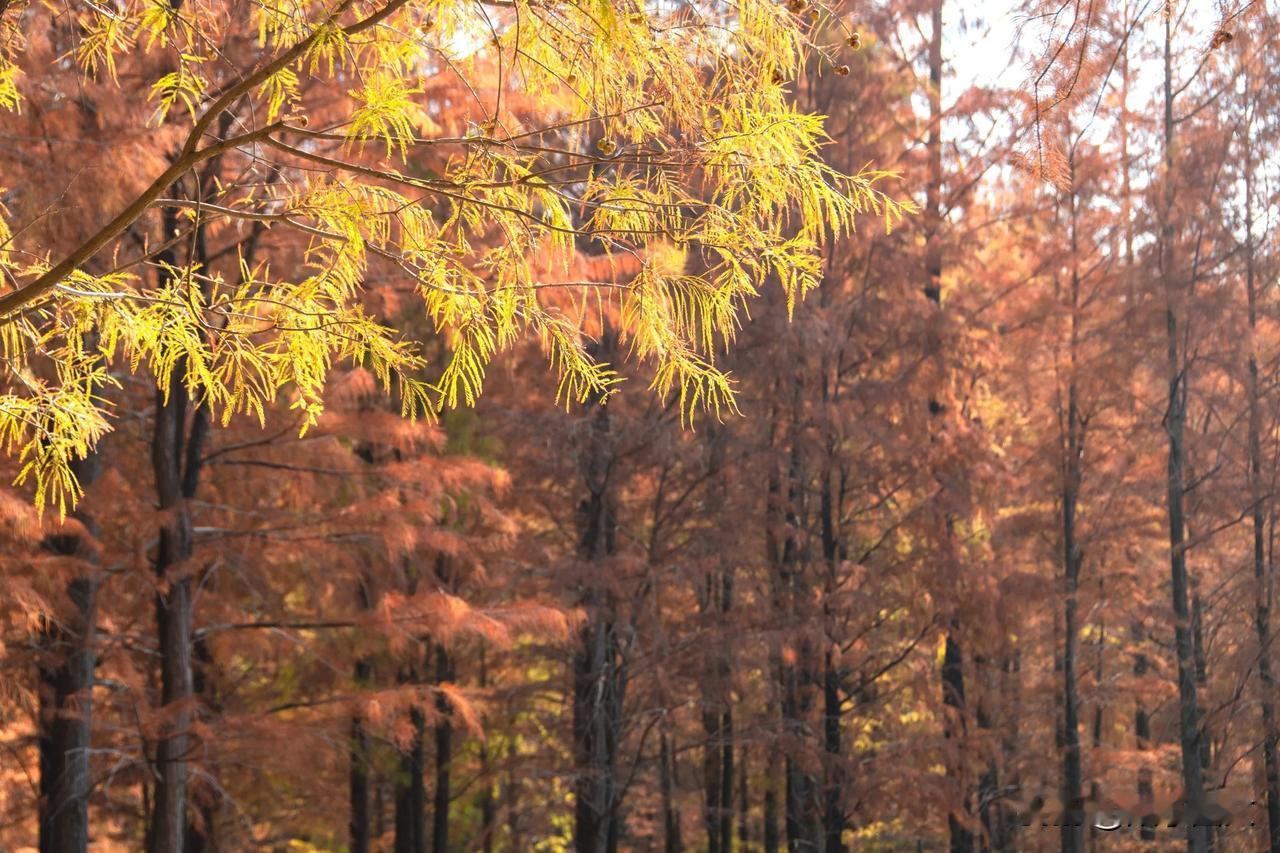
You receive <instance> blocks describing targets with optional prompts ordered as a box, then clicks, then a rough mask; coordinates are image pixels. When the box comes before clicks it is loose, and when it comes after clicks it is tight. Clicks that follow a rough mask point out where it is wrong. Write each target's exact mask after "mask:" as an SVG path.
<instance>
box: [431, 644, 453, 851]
mask: <svg viewBox="0 0 1280 853" xmlns="http://www.w3.org/2000/svg"><path fill="white" fill-rule="evenodd" d="M456 677H457V675H456V673H455V671H454V664H453V660H452V658H450V656H449V653H448V652H447V651H445V648H444V647H443V646H441V645H439V644H436V683H438V684H443V683H445V682H451V681H453V680H454V679H455V678H456ZM436 709H437V710H438V711H439V712H440V722H438V723H436V790H435V794H434V795H433V796H434V800H433V804H432V806H433V807H432V813H431V849H432V850H433V851H435V853H445V851H447V850H448V849H449V802H450V800H451V799H452V794H451V793H450V778H449V774H450V768H451V766H452V764H453V724H452V722H451V721H450V718H449V714H450V708H449V703H448V700H446V699H445V698H444V696H443V695H441V696H439V697H437V699H436Z"/></svg>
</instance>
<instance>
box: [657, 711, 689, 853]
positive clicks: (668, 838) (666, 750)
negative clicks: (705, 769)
mask: <svg viewBox="0 0 1280 853" xmlns="http://www.w3.org/2000/svg"><path fill="white" fill-rule="evenodd" d="M658 788H659V793H660V794H661V796H662V842H663V843H662V847H663V850H665V851H666V853H679V851H681V850H683V849H684V844H683V843H682V842H681V840H680V812H679V810H678V809H677V808H676V804H675V756H674V755H673V754H672V750H671V738H670V736H669V735H668V734H667V730H666V728H665V727H664V728H663V730H662V731H661V732H659V734H658Z"/></svg>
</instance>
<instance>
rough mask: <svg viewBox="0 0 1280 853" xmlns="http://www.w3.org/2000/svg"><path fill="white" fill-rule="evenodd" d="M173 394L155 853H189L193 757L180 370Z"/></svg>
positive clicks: (165, 429)
mask: <svg viewBox="0 0 1280 853" xmlns="http://www.w3.org/2000/svg"><path fill="white" fill-rule="evenodd" d="M169 382H170V388H169V396H168V399H167V400H166V399H165V398H164V395H163V394H159V393H158V394H157V399H156V424H155V436H154V439H153V441H152V445H151V450H152V465H153V468H154V471H155V482H156V495H157V497H158V498H159V508H160V510H161V511H162V512H164V513H166V520H165V522H164V524H163V526H162V527H161V528H160V542H159V546H158V548H157V552H156V561H155V573H156V582H157V586H158V589H157V592H156V627H157V635H158V637H159V640H160V677H161V702H162V704H163V705H164V707H165V709H166V715H167V719H166V721H165V724H164V728H163V731H162V733H161V735H160V740H159V742H158V743H157V744H156V792H155V810H154V811H153V813H152V827H151V844H152V845H153V846H152V853H183V849H184V842H185V839H186V825H187V815H186V811H187V782H188V766H187V762H188V759H189V757H190V754H191V752H192V745H191V733H190V728H191V704H192V696H193V683H192V669H191V622H192V609H191V606H192V601H191V573H190V569H189V567H187V566H186V565H185V563H186V561H187V560H188V558H189V557H190V556H191V518H190V515H189V514H188V511H187V506H186V501H185V499H184V495H183V491H182V449H183V439H184V433H185V419H186V411H187V390H186V386H185V382H186V370H185V367H184V366H181V365H180V366H179V367H177V368H175V369H174V371H173V374H172V375H171V376H170V378H169Z"/></svg>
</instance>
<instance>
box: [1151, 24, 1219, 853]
mask: <svg viewBox="0 0 1280 853" xmlns="http://www.w3.org/2000/svg"><path fill="white" fill-rule="evenodd" d="M1164 32H1165V38H1164V166H1165V174H1164V198H1163V205H1162V210H1161V214H1162V218H1163V222H1162V223H1161V229H1160V230H1161V235H1160V237H1161V270H1160V272H1161V277H1162V278H1163V280H1164V281H1163V283H1164V294H1165V330H1166V334H1167V342H1168V374H1167V378H1168V384H1169V393H1168V406H1167V411H1166V413H1165V431H1166V432H1167V433H1168V436H1169V467H1168V475H1169V476H1168V507H1167V508H1168V520H1169V577H1170V587H1171V596H1172V604H1173V620H1174V626H1173V633H1174V653H1175V656H1176V658H1177V666H1178V735H1179V740H1180V742H1181V746H1182V786H1183V797H1184V798H1185V801H1186V803H1187V806H1188V809H1189V810H1190V812H1192V813H1193V814H1194V813H1195V812H1196V811H1198V810H1199V809H1201V808H1202V807H1203V805H1204V768H1203V765H1202V764H1201V760H1202V754H1201V749H1200V738H1201V731H1200V710H1199V703H1198V697H1197V695H1196V693H1197V690H1196V666H1195V650H1194V648H1193V640H1192V636H1191V611H1190V607H1189V601H1188V582H1187V555H1186V539H1185V535H1186V517H1185V515H1184V500H1185V485H1184V476H1185V469H1186V446H1185V438H1184V432H1185V427H1186V405H1187V382H1188V376H1187V365H1186V361H1185V359H1184V357H1183V353H1182V351H1181V336H1182V335H1183V334H1185V330H1184V329H1182V328H1181V327H1180V320H1181V319H1182V315H1183V311H1182V306H1181V304H1180V302H1181V299H1180V297H1181V296H1184V295H1185V292H1186V291H1185V288H1182V287H1180V286H1179V284H1178V283H1177V276H1176V274H1175V270H1174V255H1175V253H1174V247H1173V241H1174V234H1175V227H1174V222H1173V216H1174V210H1173V181H1174V153H1173V152H1174V147H1173V146H1174V117H1173V100H1174V91H1173V20H1172V17H1171V16H1166V17H1165V31H1164ZM1200 823H1201V822H1200V821H1190V822H1188V825H1187V828H1186V831H1187V849H1188V850H1189V851H1191V853H1203V851H1205V850H1207V849H1208V847H1209V833H1208V831H1207V827H1205V826H1203V825H1197V824H1200Z"/></svg>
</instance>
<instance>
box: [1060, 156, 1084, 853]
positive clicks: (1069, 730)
mask: <svg viewBox="0 0 1280 853" xmlns="http://www.w3.org/2000/svg"><path fill="white" fill-rule="evenodd" d="M1067 165H1068V169H1069V170H1070V174H1071V175H1072V177H1073V179H1074V176H1075V148H1074V146H1073V147H1072V149H1071V150H1070V152H1069V153H1068V160H1067ZM1073 186H1074V181H1073ZM1068 203H1069V205H1070V211H1069V218H1070V223H1069V232H1070V246H1071V284H1070V288H1071V289H1070V293H1069V294H1068V299H1069V307H1070V316H1069V318H1068V323H1069V329H1068V343H1067V346H1068V350H1067V371H1068V375H1067V406H1066V412H1065V413H1063V414H1064V415H1065V417H1064V418H1062V422H1063V425H1064V432H1065V434H1064V435H1063V436H1062V447H1061V453H1062V472H1061V482H1062V495H1061V501H1062V577H1063V589H1062V593H1063V643H1062V718H1063V727H1062V735H1063V737H1062V801H1063V803H1064V805H1065V806H1066V814H1065V816H1064V818H1063V821H1062V827H1061V830H1062V833H1061V834H1062V853H1083V851H1084V813H1083V795H1084V790H1083V778H1082V772H1081V762H1080V696H1079V692H1078V687H1077V684H1076V671H1077V666H1076V664H1077V659H1078V656H1079V634H1080V627H1079V624H1078V617H1077V613H1076V608H1077V600H1076V599H1077V594H1078V592H1079V588H1080V568H1081V565H1082V564H1083V563H1084V550H1083V548H1082V547H1081V545H1080V543H1079V541H1078V539H1077V535H1076V508H1077V506H1078V505H1079V501H1080V483H1081V480H1082V477H1083V472H1082V471H1081V462H1082V457H1083V455H1084V424H1083V422H1082V421H1081V416H1080V400H1079V388H1078V387H1077V384H1076V369H1077V360H1078V358H1079V352H1078V350H1079V346H1080V270H1079V266H1078V263H1077V257H1078V251H1079V235H1078V223H1077V198H1076V195H1075V193H1074V192H1073V193H1072V194H1071V195H1070V197H1069V199H1068Z"/></svg>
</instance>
